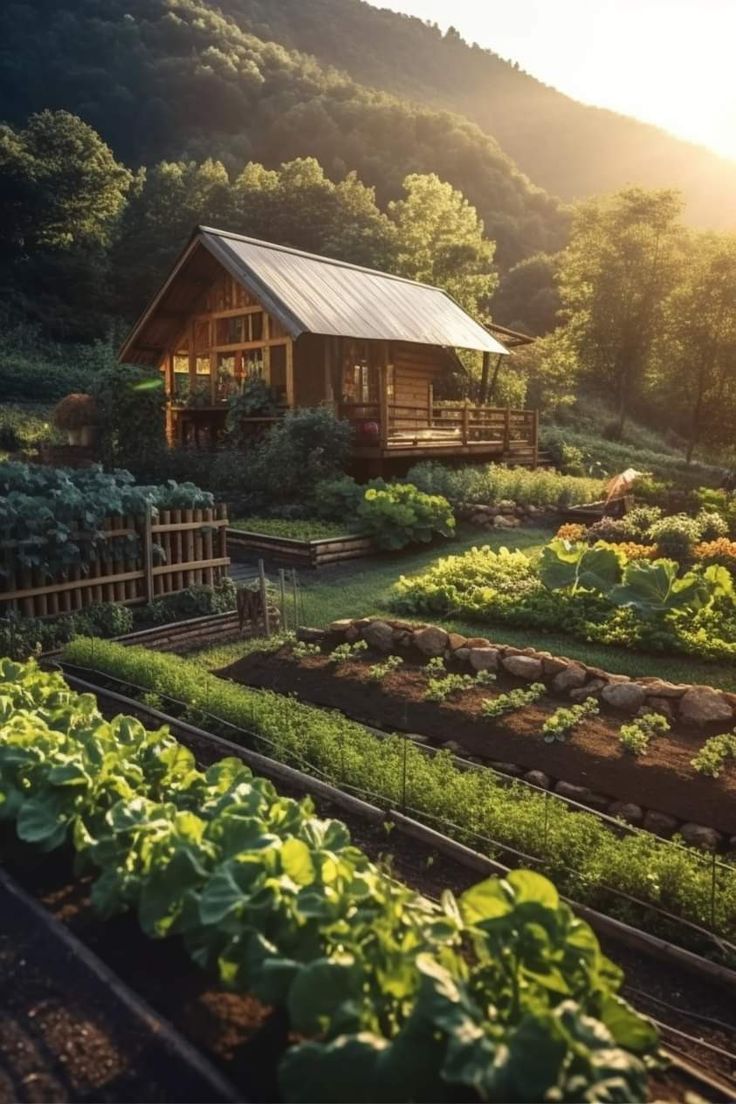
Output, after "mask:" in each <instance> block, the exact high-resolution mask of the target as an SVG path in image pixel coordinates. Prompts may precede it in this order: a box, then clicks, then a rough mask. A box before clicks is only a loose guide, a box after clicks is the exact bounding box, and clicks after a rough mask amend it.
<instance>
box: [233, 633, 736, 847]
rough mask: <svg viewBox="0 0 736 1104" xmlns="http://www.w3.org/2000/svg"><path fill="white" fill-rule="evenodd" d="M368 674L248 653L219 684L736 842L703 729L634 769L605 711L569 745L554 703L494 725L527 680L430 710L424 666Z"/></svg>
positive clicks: (686, 730) (733, 803)
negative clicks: (545, 730) (512, 769)
mask: <svg viewBox="0 0 736 1104" xmlns="http://www.w3.org/2000/svg"><path fill="white" fill-rule="evenodd" d="M417 658H418V657H417ZM369 667H370V664H369V663H368V662H363V661H358V660H356V661H349V662H347V663H344V664H340V665H339V666H336V665H334V664H332V663H330V662H329V660H328V659H327V657H321V656H319V657H318V656H309V657H306V658H304V659H301V660H298V659H296V658H294V656H293V655H292V653H291V650H290V649H289V648H288V647H286V648H282V649H281V650H280V651H278V652H275V653H274V652H251V653H250V654H249V655H247V656H245V657H244V658H243V659H242V660H240V661H238V662H237V663H234V664H232V665H230V666H228V667H226V668H224V669H222V670H221V671H219V672H218V674H219V675H221V676H222V677H225V678H230V679H233V680H235V681H238V682H242V683H245V684H247V685H250V686H256V687H262V688H266V689H272V690H275V691H277V692H279V693H286V694H296V695H297V696H298V697H299V698H301V699H302V700H304V701H308V702H311V703H313V704H317V705H322V706H328V707H330V708H335V709H339V710H341V711H342V712H344V713H346V714H347V715H349V716H351V717H354V718H356V719H358V720H360V721H362V722H363V723H367V724H371V725H374V726H376V727H380V728H386V729H395V730H399V731H403V732H410V733H418V734H421V735H423V736H426V737H428V738H429V739H430V740H431V741H432V743H433V744H435V745H436V746H442V745H444V744H446V743H447V741H448V740H452V742H453V743H454V744H456V745H457V747H458V748H459V749H460V750H461V751H462V752H463V753H464V754H466V755H468V756H471V757H473V758H478V759H480V760H483V761H490V762H502V763H505V764H509V765H518V767H520V768H522V769H520V770H519V773H520V774H521V773H522V770H526V771H530V770H535V771H542V772H544V774H546V775H548V776H549V777H550V779H558V780H564V782H566V783H571V784H572V785H574V786H580V787H585V788H586V789H588V790H590V791H593V796H594V797H597V798H599V800H598V801H597V802H596V806H595V807H598V808H602V809H606V808H608V807H609V804H610V799H611V798H612V799H614V800H615V801H617V802H621V803H626V804H634V805H637V806H639V807H641V808H642V809H643V810H653V811H655V812H659V813H665V814H667V815H668V816H670V817H673V818H676V819H677V820H678V821H684V822H690V823H695V824H699V825H705V826H707V827H711V828H714V829H716V830H717V831H720V832H723V833H725V834H726V835H734V834H736V800H734V799H735V798H736V776H735V772H731V773H730V774H729V772H728V771H725V772H724V773H723V774H722V775H721V777H720V778H718V779H715V778H704V777H703V776H702V775H699V774H698V773H697V772H696V771H695V770H694V769H693V767H692V766H691V760H692V759H693V757H694V756H695V755H696V753H697V752H698V750H699V749H700V747H701V746H702V744H703V742H704V738H705V736H704V732H703V730H702V728H701V729H697V728H694V727H689V726H687V725H684V724H681V723H673V726H672V730H671V732H670V733H668V734H667V735H666V736H663V737H660V738H658V739H655V740H653V741H652V743H651V745H650V748H649V751H648V754H647V755H646V756H642V757H639V758H637V759H634V758H633V757H632V756H630V755H627V754H625V753H624V752H623V749H622V748H621V745H620V743H619V739H618V732H619V729H620V727H621V724H622V723H624V722H625V721H626V720H627V719H628V718H626V717H625V716H624V715H622V714H620V713H618V712H616V711H614V710H605V709H602V711H601V713H600V714H599V715H598V716H596V717H591V718H587V719H586V721H585V723H584V725H582V726H581V727H580V729H578V730H576V731H575V732H574V734H573V735H572V736H571V738H570V739H569V740H568V741H567V742H565V743H553V744H548V743H545V742H544V741H543V740H542V739H541V735H540V733H541V728H542V725H543V723H544V722H545V720H547V718H548V717H549V716H551V714H552V713H553V712H554V711H555V709H556V708H558V707H559V705H560V702H559V701H555V700H553V699H552V698H551V697H550V698H547V697H545V698H544V699H543V700H542V701H540V702H538V703H537V704H535V705H530V706H527V707H525V708H523V709H520V710H517V711H515V712H513V713H509V714H507V715H506V716H505V717H499V718H494V719H492V720H491V719H488V718H485V717H483V715H482V714H481V704H482V702H483V701H484V699H488V698H492V697H494V696H496V694H497V693H498V692H499V691H505V690H509V689H514V688H517V687H524V686H526V685H527V684H526V683H524V682H522V680H520V679H515V678H513V677H511V676H509V675H506V674H504V673H503V672H499V674H498V681H497V683H496V685H495V687H494V688H493V689H489V688H488V687H483V688H479V689H475V688H473V689H470V690H466V691H464V692H463V693H462V694H460V695H458V696H457V697H456V698H454V699H452V700H448V701H445V702H443V703H436V702H429V701H425V700H424V693H425V690H426V686H427V682H426V678H425V677H424V675H423V674H422V673H421V670H420V668H419V667H418V666H416V667H410V666H408V665H407V667H405V668H402V669H399V670H398V671H393V672H391V673H389V674H388V675H386V676H385V677H384V678H383V679H382V680H381V681H380V682H376V681H374V680H372V679H371V678H370V676H369V673H368V672H369ZM460 669H461V668H460V665H459V664H458V665H453V664H452V663H450V664H449V666H448V670H458V671H459V670H460ZM570 796H573V794H572V793H571V794H570ZM614 811H615V810H614ZM673 828H674V826H673Z"/></svg>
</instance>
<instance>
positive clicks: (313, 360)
mask: <svg viewBox="0 0 736 1104" xmlns="http://www.w3.org/2000/svg"><path fill="white" fill-rule="evenodd" d="M327 340H328V339H327V338H325V337H322V336H320V335H319V334H302V336H301V337H300V338H298V340H297V341H296V342H295V343H294V406H319V405H320V404H321V403H323V402H324V401H325V400H326V399H331V398H332V396H331V394H328V381H327V370H326V365H327Z"/></svg>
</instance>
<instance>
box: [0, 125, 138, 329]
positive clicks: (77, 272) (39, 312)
mask: <svg viewBox="0 0 736 1104" xmlns="http://www.w3.org/2000/svg"><path fill="white" fill-rule="evenodd" d="M131 180H132V175H131V173H130V172H129V171H128V169H126V168H125V167H124V166H123V165H120V164H118V162H117V161H116V160H115V158H114V157H113V154H112V152H111V151H110V149H109V148H108V147H107V146H106V145H105V143H104V142H103V141H102V139H101V138H100V136H99V135H98V134H97V133H96V132H95V131H94V130H93V129H92V128H91V127H89V126H87V124H86V123H84V122H82V120H81V119H78V118H77V117H76V116H75V115H71V114H70V113H69V112H67V111H42V112H40V114H38V115H33V116H31V118H30V119H29V120H28V123H27V125H26V126H25V128H22V129H19V130H13V128H12V127H10V126H0V207H1V208H2V212H3V217H2V219H0V282H1V283H2V284H3V285H4V287H3V289H2V294H3V298H4V300H5V302H6V304H7V303H10V304H12V305H14V306H15V307H16V308H17V309H20V310H21V311H22V312H23V313H24V314H25V315H26V316H27V317H31V318H33V319H35V320H37V321H39V322H41V323H42V324H43V325H44V326H45V327H46V329H47V330H48V331H49V332H51V333H53V334H54V335H55V336H60V337H78V336H85V337H92V336H98V335H99V332H100V313H101V311H100V308H101V307H102V306H103V304H101V303H100V301H99V298H98V296H99V288H100V286H101V285H102V284H103V283H104V275H105V273H104V270H105V264H106V250H107V247H108V246H109V244H110V241H111V238H112V236H113V233H114V231H115V228H116V225H117V223H118V220H119V217H120V215H121V212H122V210H123V208H124V205H125V202H126V194H127V192H128V189H129V187H130V184H131ZM95 289H97V294H95ZM95 304H96V309H95Z"/></svg>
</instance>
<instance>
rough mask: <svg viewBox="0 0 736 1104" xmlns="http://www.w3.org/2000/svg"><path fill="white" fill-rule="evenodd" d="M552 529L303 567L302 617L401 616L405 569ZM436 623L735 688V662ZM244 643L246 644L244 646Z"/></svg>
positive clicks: (230, 652)
mask: <svg viewBox="0 0 736 1104" xmlns="http://www.w3.org/2000/svg"><path fill="white" fill-rule="evenodd" d="M551 535H552V533H551V531H550V530H549V529H526V528H525V529H517V530H514V531H512V532H498V531H496V532H494V531H493V530H491V531H488V532H485V533H481V532H479V531H478V530H477V529H470V528H469V527H460V528H459V531H458V535H457V537H456V539H455V540H452V541H448V542H447V544H444V545H442V546H440V547H438V546H433V547H432V548H420V549H418V550H412V551H410V552H396V553H390V554H389V553H386V554H384V555H381V556H377V557H375V558H373V559H369V560H350V561H348V562H347V563H345V564H336V565H335V566H334V567H328V568H320V569H319V570H318V571H312V572H310V571H302V572H300V573H299V581H300V583H301V587H302V598H303V615H302V616H301V617H300V620H301V622H302V624H305V625H314V626H316V627H322V626H324V625H327V624H329V622H330V621H335V620H337V619H338V618H341V617H369V616H376V615H382V616H394V617H397V616H399V615H397V614H392V613H391V610H390V609H389V606H388V598H389V594H390V591H391V587H392V586H393V584H394V583H395V582H396V581H397V580H398V578H399V576H400V575H417V574H420V573H421V572H423V571H426V569H427V568H428V567H430V566H431V565H432V564H433V563H435V562H436V561H437V560H438V559H440V558H441V557H443V556H448V555H459V554H460V553H462V552H466V551H467V550H468V549H470V548H472V547H473V546H474V545H484V544H488V545H490V546H491V547H492V548H500V547H502V546H503V545H505V546H507V547H509V548H519V549H521V550H522V551H524V552H526V553H528V554H530V555H533V554H534V553H535V552H538V551H540V550H541V548H542V546H543V545H544V544H546V542H547V541H548V540H549V538H550V536H551ZM434 620H435V621H436V622H437V624H440V625H443V626H445V627H446V628H449V629H454V630H455V631H457V632H460V633H464V634H465V635H467V636H487V637H489V638H490V639H491V640H495V641H497V642H499V643H503V644H514V645H516V646H517V647H533V648H539V649H541V650H545V651H549V652H553V653H554V654H556V655H566V656H569V657H570V658H572V659H580V660H583V661H584V662H586V663H590V664H592V665H593V666H596V667H603V668H604V669H605V670H608V671H613V672H616V673H620V674H625V675H632V676H640V675H641V676H645V675H656V676H659V677H661V678H665V679H670V680H672V681H673V682H696V683H705V684H708V685H710V686H717V687H720V688H721V689H724V690H733V691H736V669H734V666H733V665H732V664H726V663H705V662H703V661H701V660H697V659H695V658H694V657H692V656H684V655H683V656H676V655H657V654H653V653H644V652H634V651H629V650H627V649H625V648H616V647H612V646H608V645H604V644H588V643H586V642H585V641H581V640H579V639H575V638H574V637H572V636H570V635H568V634H567V633H565V631H564V626H561V627H560V631H559V632H555V633H546V632H543V631H541V630H540V629H520V628H513V627H511V626H510V625H505V624H501V623H499V624H496V625H494V623H493V621H492V619H491V618H490V617H489V618H488V619H487V620H486V621H485V622H483V623H481V622H479V621H475V622H472V621H462V620H458V619H453V618H439V617H436V618H434ZM238 649H239V650H238ZM242 651H243V644H242V642H240V643H239V644H235V645H226V646H224V647H218V648H213V649H205V650H203V652H202V653H200V654H201V658H202V662H205V663H207V665H208V666H211V667H217V666H221V665H222V664H225V663H227V662H230V661H231V660H233V659H235V658H236V657H237V656H238V655H240V654H242Z"/></svg>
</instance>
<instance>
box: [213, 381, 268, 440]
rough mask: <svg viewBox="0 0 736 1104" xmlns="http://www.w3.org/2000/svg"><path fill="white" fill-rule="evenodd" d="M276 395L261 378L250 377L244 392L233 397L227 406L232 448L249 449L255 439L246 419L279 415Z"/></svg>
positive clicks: (243, 389)
mask: <svg viewBox="0 0 736 1104" xmlns="http://www.w3.org/2000/svg"><path fill="white" fill-rule="evenodd" d="M278 409H279V404H278V400H277V398H276V394H275V392H274V391H273V389H272V388H271V387H269V385H268V384H267V383H266V381H265V380H263V379H261V378H260V376H249V377H248V378H247V379H246V380H245V381H244V382H243V387H242V390H241V391H239V392H237V394H235V395H231V396H230V398H229V399H228V404H227V417H226V419H225V430H226V432H227V437H228V444H229V445H230V446H231V447H232V448H247V447H248V446H249V444H250V443H251V441H252V439H253V430H252V427H251V426H249V425H248V424H246V423H244V422H243V419H244V418H271V417H274V416H275V415H276V414H277V413H278Z"/></svg>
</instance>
